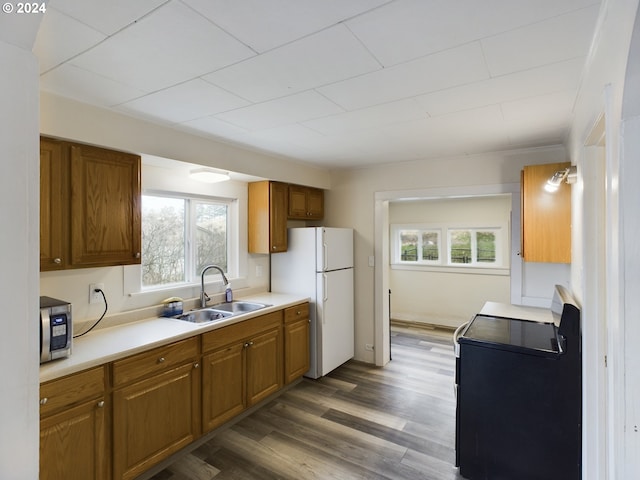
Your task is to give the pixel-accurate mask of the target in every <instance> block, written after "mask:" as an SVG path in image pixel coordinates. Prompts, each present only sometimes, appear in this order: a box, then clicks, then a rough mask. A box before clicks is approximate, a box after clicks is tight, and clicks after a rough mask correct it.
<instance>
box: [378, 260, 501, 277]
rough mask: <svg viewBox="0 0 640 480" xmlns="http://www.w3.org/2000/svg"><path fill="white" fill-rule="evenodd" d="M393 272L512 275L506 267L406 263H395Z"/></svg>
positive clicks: (392, 266) (392, 268)
mask: <svg viewBox="0 0 640 480" xmlns="http://www.w3.org/2000/svg"><path fill="white" fill-rule="evenodd" d="M391 270H406V271H416V272H433V273H459V274H468V275H495V276H508V275H510V273H511V272H510V270H509V268H506V267H491V268H487V267H469V266H462V265H461V266H459V267H458V266H451V265H409V264H406V263H393V264H391Z"/></svg>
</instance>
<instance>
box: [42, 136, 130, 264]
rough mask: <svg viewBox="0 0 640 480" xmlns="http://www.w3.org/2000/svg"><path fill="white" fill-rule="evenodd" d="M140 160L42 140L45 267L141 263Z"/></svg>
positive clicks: (43, 258) (123, 154) (43, 259)
mask: <svg viewBox="0 0 640 480" xmlns="http://www.w3.org/2000/svg"><path fill="white" fill-rule="evenodd" d="M140 170H141V164H140V157H139V156H138V155H132V154H129V153H123V152H117V151H113V150H107V149H104V148H98V147H92V146H89V145H81V144H77V143H72V142H66V141H58V140H54V139H49V138H44V137H43V138H41V140H40V211H41V215H40V243H41V252H40V269H41V270H42V271H46V270H60V269H66V268H82V267H97V266H111V265H128V264H136V263H140V261H141V256H140V255H141V205H140V195H141V190H140Z"/></svg>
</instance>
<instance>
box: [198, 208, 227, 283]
mask: <svg viewBox="0 0 640 480" xmlns="http://www.w3.org/2000/svg"><path fill="white" fill-rule="evenodd" d="M211 263H213V264H215V265H218V266H219V267H221V268H222V269H223V270H224V271H225V272H227V271H228V269H227V205H219V204H213V203H197V204H196V273H197V274H199V273H200V272H201V271H202V269H203V268H204V267H205V266H206V265H209V264H211ZM211 273H215V272H214V271H212V272H211Z"/></svg>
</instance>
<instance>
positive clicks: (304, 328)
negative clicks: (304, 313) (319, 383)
mask: <svg viewBox="0 0 640 480" xmlns="http://www.w3.org/2000/svg"><path fill="white" fill-rule="evenodd" d="M307 370H309V319H308V318H303V319H301V320H298V321H296V322H293V323H289V324H286V325H285V326H284V382H285V383H290V382H292V381H293V380H295V379H296V378H299V377H301V376H302V375H304V373H305V372H306V371H307Z"/></svg>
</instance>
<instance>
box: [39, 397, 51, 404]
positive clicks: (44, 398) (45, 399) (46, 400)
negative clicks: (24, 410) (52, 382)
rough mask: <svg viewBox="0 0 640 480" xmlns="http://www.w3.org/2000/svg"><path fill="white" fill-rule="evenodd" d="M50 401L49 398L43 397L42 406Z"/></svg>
mask: <svg viewBox="0 0 640 480" xmlns="http://www.w3.org/2000/svg"><path fill="white" fill-rule="evenodd" d="M48 401H49V399H48V398H47V397H43V398H41V399H40V405H45V404H46V403H47V402H48Z"/></svg>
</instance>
